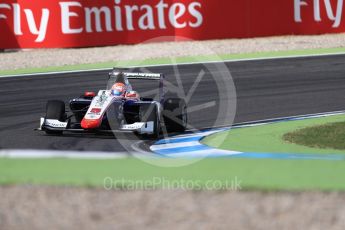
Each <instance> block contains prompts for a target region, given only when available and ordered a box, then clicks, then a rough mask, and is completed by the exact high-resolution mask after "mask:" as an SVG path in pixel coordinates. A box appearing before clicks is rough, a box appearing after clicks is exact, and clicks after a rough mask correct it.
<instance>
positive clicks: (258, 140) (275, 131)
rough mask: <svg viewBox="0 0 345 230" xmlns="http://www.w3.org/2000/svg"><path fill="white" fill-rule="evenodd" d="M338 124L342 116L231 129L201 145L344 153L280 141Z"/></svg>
mask: <svg viewBox="0 0 345 230" xmlns="http://www.w3.org/2000/svg"><path fill="white" fill-rule="evenodd" d="M341 121H345V115H336V116H329V117H323V118H312V119H305V120H298V121H285V122H278V123H272V124H267V125H260V126H254V127H246V128H239V129H232V130H230V131H227V132H221V133H217V134H214V135H211V136H209V137H206V138H205V139H204V140H203V141H202V142H203V143H204V144H207V145H210V146H212V147H216V148H220V149H226V150H234V151H240V152H255V153H314V154H318V153H320V154H344V153H345V150H336V149H332V148H312V147H308V146H303V145H298V144H294V143H290V142H288V141H284V140H283V135H284V134H286V133H290V132H294V131H296V130H299V129H302V128H306V127H313V126H317V125H324V124H328V123H333V122H341Z"/></svg>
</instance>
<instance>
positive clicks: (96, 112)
mask: <svg viewBox="0 0 345 230" xmlns="http://www.w3.org/2000/svg"><path fill="white" fill-rule="evenodd" d="M101 111H102V109H100V108H92V109H91V111H90V113H95V114H98V113H100V112H101Z"/></svg>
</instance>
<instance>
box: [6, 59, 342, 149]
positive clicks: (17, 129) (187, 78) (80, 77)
mask: <svg viewBox="0 0 345 230" xmlns="http://www.w3.org/2000/svg"><path fill="white" fill-rule="evenodd" d="M225 64H226V67H227V68H228V69H229V70H230V71H231V74H232V77H233V80H234V84H235V87H236V93H237V109H236V117H235V122H236V123H238V122H246V121H253V120H259V119H268V118H275V117H283V116H293V115H301V114H310V113H319V112H328V111H338V110H344V107H345V101H344V99H345V65H344V64H345V55H335V56H319V57H303V58H287V59H273V60H257V61H241V62H229V63H225ZM209 65H212V64H209ZM206 66H207V65H206ZM211 69H212V66H211ZM145 70H146V71H151V72H162V73H164V74H166V76H167V80H168V81H169V82H171V83H172V84H174V85H178V84H177V82H176V79H175V73H176V67H173V66H161V67H150V68H145ZM201 70H204V71H205V75H204V77H203V78H202V81H201V82H200V84H198V87H197V88H196V91H195V93H194V94H193V96H192V97H191V100H190V102H189V107H190V108H199V107H198V106H199V105H205V103H208V102H209V101H210V100H214V99H216V103H215V105H214V106H211V107H208V108H204V109H202V110H199V111H198V110H196V111H195V112H192V113H190V119H189V122H190V124H191V126H193V127H195V128H199V129H201V128H208V127H212V126H218V125H223V123H222V122H221V124H218V123H217V122H216V123H215V120H216V116H218V112H219V104H221V102H224V101H222V100H233V98H229V97H227V95H223V94H222V92H218V90H217V87H216V84H215V78H217V75H221V74H222V73H221V72H219V73H218V72H217V70H216V69H214V70H212V75H211V74H210V72H209V70H208V69H207V68H205V65H201V64H191V65H181V66H178V71H179V73H180V75H181V79H182V84H183V88H184V90H185V91H186V92H188V90H189V88H191V87H192V85H193V83H194V82H195V80H196V79H197V77H198V74H199V73H200V71H201ZM107 73H108V71H96V72H88V73H87V72H81V73H65V74H58V75H41V76H26V77H11V78H0V95H1V96H0V149H50V150H55V149H56V150H87V151H105V152H118V151H126V149H127V148H124V147H123V146H122V145H121V144H120V143H119V141H118V140H117V139H116V138H114V137H111V136H107V137H104V136H99V135H79V134H67V135H64V136H59V137H55V136H47V135H44V134H43V133H40V132H35V131H33V129H34V128H36V127H38V124H39V117H40V116H42V115H44V110H45V103H46V101H47V100H50V99H61V100H64V101H65V102H68V101H69V99H71V98H74V97H77V96H79V95H80V94H82V93H83V92H84V91H85V90H88V91H89V90H94V91H97V90H98V89H103V88H105V85H106V82H107ZM214 76H215V78H214ZM149 84H151V83H148V82H144V83H143V84H138V83H136V84H135V85H134V87H137V88H138V89H139V88H140V89H139V92H141V91H142V92H145V91H147V90H148V89H149V87H151V86H152V85H149ZM206 105H207V104H206Z"/></svg>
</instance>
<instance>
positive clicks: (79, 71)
mask: <svg viewBox="0 0 345 230" xmlns="http://www.w3.org/2000/svg"><path fill="white" fill-rule="evenodd" d="M339 55H345V52H343V53H325V54H307V55H287V56H276V57H258V58H240V59H228V60H219V61H204V62H202V61H200V62H183V63H176V64H174V63H171V64H155V65H141V66H140V65H139V66H127V67H123V68H140V67H164V66H172V65H180V66H183V65H194V64H212V63H224V62H245V61H262V60H275V59H293V58H306V57H324V56H339ZM191 58H193V57H191ZM105 70H112V68H99V69H85V70H66V71H55V72H42V73H28V74H14V75H0V78H11V77H29V76H30V77H33V76H42V75H59V74H68V73H83V72H95V71H105Z"/></svg>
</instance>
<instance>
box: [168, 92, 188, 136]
mask: <svg viewBox="0 0 345 230" xmlns="http://www.w3.org/2000/svg"><path fill="white" fill-rule="evenodd" d="M163 117H164V123H165V125H166V127H167V130H168V131H169V132H184V131H185V130H186V129H187V124H188V113H187V104H186V102H185V100H184V99H180V98H169V99H167V100H166V101H165V102H164V112H163Z"/></svg>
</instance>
